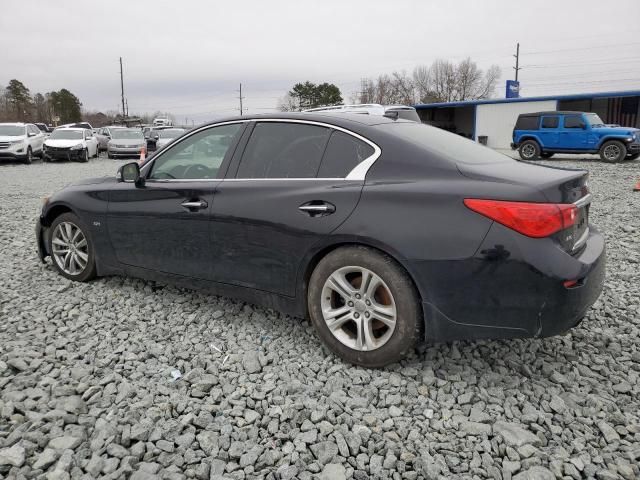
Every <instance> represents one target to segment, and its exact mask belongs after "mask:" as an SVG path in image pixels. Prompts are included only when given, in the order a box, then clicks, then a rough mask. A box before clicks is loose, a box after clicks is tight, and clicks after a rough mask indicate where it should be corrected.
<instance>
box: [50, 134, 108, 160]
mask: <svg viewBox="0 0 640 480" xmlns="http://www.w3.org/2000/svg"><path fill="white" fill-rule="evenodd" d="M43 152H44V156H43V160H44V161H45V162H49V161H52V160H74V161H79V162H88V161H89V157H97V156H98V140H97V139H96V137H95V136H94V135H93V132H92V131H91V130H89V129H86V128H56V129H55V130H54V131H53V132H52V133H51V135H50V136H49V138H47V139H46V140H45V142H44V148H43Z"/></svg>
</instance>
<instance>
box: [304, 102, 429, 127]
mask: <svg viewBox="0 0 640 480" xmlns="http://www.w3.org/2000/svg"><path fill="white" fill-rule="evenodd" d="M303 112H314V113H359V114H364V115H380V116H384V117H389V118H394V119H396V118H401V119H403V120H412V121H414V122H418V123H420V117H419V116H418V112H416V109H415V108H413V107H408V106H407V105H380V104H379V103H359V104H356V105H334V106H331V107H317V108H309V109H307V110H303Z"/></svg>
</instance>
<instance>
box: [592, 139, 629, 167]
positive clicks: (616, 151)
mask: <svg viewBox="0 0 640 480" xmlns="http://www.w3.org/2000/svg"><path fill="white" fill-rule="evenodd" d="M599 153H600V158H601V159H602V161H603V162H608V163H617V162H621V161H622V160H624V158H625V157H626V156H627V147H626V146H625V144H624V143H622V142H619V141H618V140H609V141H608V142H604V143H603V144H602V146H601V147H600V152H599Z"/></svg>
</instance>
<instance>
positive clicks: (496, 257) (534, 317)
mask: <svg viewBox="0 0 640 480" xmlns="http://www.w3.org/2000/svg"><path fill="white" fill-rule="evenodd" d="M507 230H508V229H506V227H503V226H502V225H499V224H493V225H492V227H491V229H490V230H489V233H488V234H487V236H486V237H485V239H484V241H483V244H482V245H481V247H480V248H479V249H478V252H477V253H476V255H475V256H474V257H473V258H470V259H463V260H455V261H443V262H429V263H428V264H426V263H425V264H424V265H422V266H420V267H419V268H420V271H419V272H418V274H419V277H418V278H417V283H418V284H419V288H420V290H421V291H423V292H425V293H426V295H424V294H423V296H424V297H425V302H424V305H423V311H424V315H425V324H426V335H425V336H426V339H427V340H435V341H451V340H462V339H483V338H485V339H489V338H494V339H495V338H517V337H548V336H553V335H558V334H561V333H564V332H566V331H567V330H569V329H571V328H572V327H574V326H576V325H577V324H578V323H580V321H581V320H582V318H583V317H584V315H585V314H586V312H587V310H588V309H589V308H590V307H591V305H593V303H594V302H595V301H596V300H597V299H598V296H599V295H600V293H601V291H602V287H603V283H604V278H605V270H606V250H605V243H604V238H603V237H602V235H601V234H600V233H599V232H598V231H597V229H595V228H594V227H593V226H590V231H589V237H588V239H587V242H586V244H585V246H584V247H582V249H581V250H580V251H579V253H578V254H576V255H570V254H569V253H567V252H565V251H564V250H562V249H561V248H559V246H558V244H557V243H555V242H554V240H552V239H549V238H547V239H532V238H527V237H524V236H522V235H518V234H514V233H513V232H510V231H507ZM567 280H577V284H576V285H575V286H572V287H570V288H567V287H565V286H564V282H565V281H567Z"/></svg>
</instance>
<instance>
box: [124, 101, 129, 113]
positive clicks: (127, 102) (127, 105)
mask: <svg viewBox="0 0 640 480" xmlns="http://www.w3.org/2000/svg"><path fill="white" fill-rule="evenodd" d="M124 105H125V107H126V113H127V114H126V115H125V116H126V117H128V116H129V99H128V98H127V99H125V101H124Z"/></svg>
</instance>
